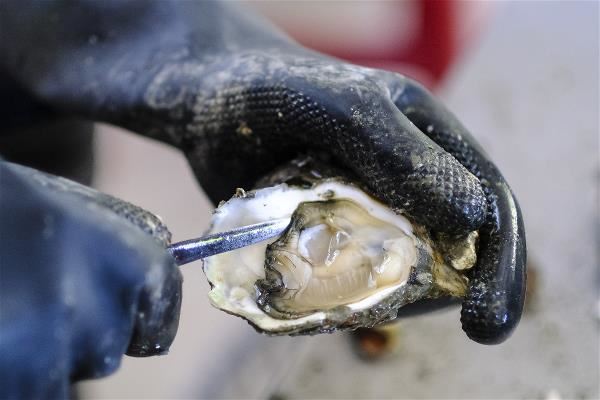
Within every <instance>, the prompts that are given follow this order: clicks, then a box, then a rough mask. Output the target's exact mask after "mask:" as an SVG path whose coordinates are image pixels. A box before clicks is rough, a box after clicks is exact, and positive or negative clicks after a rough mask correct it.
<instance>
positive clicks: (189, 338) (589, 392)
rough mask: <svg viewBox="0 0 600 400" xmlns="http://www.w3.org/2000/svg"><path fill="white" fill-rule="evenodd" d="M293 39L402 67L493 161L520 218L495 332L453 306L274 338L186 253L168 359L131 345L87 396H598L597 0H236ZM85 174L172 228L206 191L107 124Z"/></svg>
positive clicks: (180, 229)
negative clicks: (361, 346)
mask: <svg viewBox="0 0 600 400" xmlns="http://www.w3.org/2000/svg"><path fill="white" fill-rule="evenodd" d="M244 6H245V7H248V8H252V9H255V10H256V11H258V12H260V13H262V14H264V15H266V16H267V17H268V18H270V19H271V20H272V21H273V22H274V23H275V24H277V25H279V26H280V27H281V28H283V29H284V30H286V31H287V32H289V33H290V34H291V35H292V36H293V37H295V38H296V39H297V40H298V41H300V42H301V43H303V44H305V45H307V46H310V47H313V48H316V49H318V50H321V51H324V52H328V53H330V54H333V55H336V56H338V57H342V58H345V59H348V60H351V61H353V62H356V63H360V64H364V65H369V66H377V67H382V68H387V69H391V70H395V71H399V72H403V73H405V74H407V75H409V76H412V77H415V78H417V79H419V80H421V81H423V82H424V83H425V84H426V85H428V86H429V87H431V88H432V89H434V90H435V91H436V93H437V94H438V95H439V96H440V97H441V98H442V99H443V100H444V101H445V102H446V104H447V105H448V106H449V107H450V109H452V110H453V111H454V112H455V113H456V115H457V116H458V117H459V119H461V120H462V121H463V122H464V123H465V125H466V126H467V127H468V128H470V130H471V131H472V133H473V134H474V136H475V137H476V138H477V139H478V140H479V141H480V143H481V144H482V145H483V147H484V148H485V149H486V150H487V151H488V153H489V154H490V155H491V157H492V159H493V160H495V162H496V163H497V165H498V166H499V167H500V169H501V170H502V171H503V173H504V174H505V176H506V178H507V180H508V182H509V183H510V184H511V186H512V188H513V189H514V191H515V193H516V195H517V197H518V199H519V201H520V204H521V207H522V209H523V215H524V217H525V222H526V230H527V244H528V248H529V260H530V262H529V265H530V279H529V283H530V288H529V293H528V302H527V308H526V312H525V314H524V317H523V320H522V322H521V325H520V326H519V328H518V329H517V331H516V333H515V334H514V335H513V336H512V338H510V340H508V341H507V342H506V343H504V344H502V345H499V346H493V347H486V346H481V345H478V344H476V343H474V342H471V341H469V340H468V339H467V338H466V336H465V335H464V334H463V332H462V330H461V328H460V322H459V309H458V308H456V309H452V310H447V311H444V312H442V313H439V314H435V315H429V316H423V317H419V318H416V319H411V320H406V321H403V322H402V323H401V325H400V333H399V341H398V344H397V351H396V353H395V354H393V355H391V354H390V355H388V356H387V357H384V358H382V359H381V360H378V361H371V362H366V361H364V360H362V359H360V358H359V357H357V355H356V353H355V352H354V350H353V348H352V346H351V344H350V341H349V337H348V335H346V334H334V335H320V336H317V337H300V338H288V337H284V338H268V337H265V336H262V335H259V334H257V333H256V332H255V331H254V330H253V329H252V328H251V327H250V326H249V325H248V324H246V323H245V322H244V321H243V320H241V319H239V318H235V317H232V316H230V315H227V314H225V313H223V312H220V311H217V310H216V309H213V308H211V306H210V305H209V303H208V300H207V292H208V289H209V288H208V284H207V282H206V280H205V278H204V275H203V273H202V270H201V264H200V263H193V264H190V265H186V266H184V267H183V274H184V278H185V282H184V300H183V309H182V315H181V325H180V328H179V334H178V337H177V338H176V340H175V343H174V344H173V346H172V349H171V352H170V354H169V355H168V356H164V357H159V358H151V359H133V358H128V357H126V358H125V359H124V360H123V365H122V367H121V369H120V370H119V371H118V372H117V373H116V374H114V375H113V376H111V377H108V378H105V379H102V380H98V381H93V382H86V383H84V384H82V385H80V386H79V393H80V395H81V397H84V398H85V397H90V398H211V399H212V398H238V399H242V398H244V399H245V398H257V399H300V398H444V399H445V398H486V399H491V398H494V399H497V398H540V399H559V398H561V399H572V398H578V399H596V398H598V396H599V389H598V382H599V366H598V364H599V358H598V357H599V344H598V343H599V341H598V339H599V328H600V303H599V300H598V299H599V295H598V290H599V287H600V285H599V279H598V278H599V276H598V237H597V234H598V219H597V216H598V215H597V212H598V183H599V176H600V174H599V164H598V154H599V153H598V152H599V144H598V132H599V120H598V118H599V109H600V105H599V95H598V93H599V90H600V87H599V85H600V82H599V72H598V71H599V65H598V59H599V39H598V38H599V23H598V19H599V7H598V3H597V2H593V1H592V2H577V1H572V2H533V1H522V2H502V3H499V2H498V3H491V2H476V1H469V2H459V1H422V0H415V1H402V2H396V1H362V2H361V1H353V2H346V1H335V2H321V1H314V2H271V1H268V2H267V1H264V2H262V1H260V2H250V3H246V4H244ZM94 146H95V154H96V158H95V166H96V170H95V174H94V176H93V185H94V186H95V187H97V188H98V189H99V190H102V191H105V192H108V193H110V194H113V195H115V196H118V197H121V198H123V199H126V200H128V201H131V202H133V203H135V204H138V205H141V206H142V207H144V208H146V209H148V210H151V211H153V212H155V213H157V214H159V215H161V216H162V218H163V219H164V221H165V222H166V223H167V224H168V226H169V227H170V229H171V230H172V232H173V234H174V238H173V239H174V240H182V239H187V238H190V237H195V236H198V235H199V234H201V233H202V232H203V231H204V230H205V229H206V228H207V226H208V220H209V218H210V215H211V210H212V205H211V204H210V202H209V201H208V199H207V198H206V196H205V195H204V194H203V193H202V190H201V188H200V187H199V186H198V184H197V183H196V181H195V180H194V177H193V176H192V173H191V171H190V168H189V167H188V165H187V163H186V161H185V160H184V158H183V156H182V155H181V154H180V153H179V152H178V151H176V150H174V149H172V148H169V147H167V146H165V145H163V144H160V143H156V142H152V141H150V140H147V139H144V138H141V137H139V136H135V135H133V134H131V133H128V132H124V131H121V130H118V129H114V128H112V127H109V126H105V125H99V126H97V129H96V133H95V144H94Z"/></svg>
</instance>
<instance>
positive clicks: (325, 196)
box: [204, 179, 477, 334]
mask: <svg viewBox="0 0 600 400" xmlns="http://www.w3.org/2000/svg"><path fill="white" fill-rule="evenodd" d="M290 216H291V222H290V225H289V226H288V228H287V230H286V232H285V233H284V234H283V235H282V236H281V237H280V238H278V239H276V240H271V241H270V242H268V241H267V242H262V243H258V244H254V245H252V246H249V247H246V248H242V249H239V250H236V251H232V252H229V253H224V254H220V255H216V256H213V257H209V258H207V259H205V260H204V272H205V274H206V276H207V278H208V281H209V282H210V284H211V291H210V293H209V298H210V301H211V303H212V304H213V305H214V306H215V307H217V308H219V309H221V310H224V311H226V312H228V313H231V314H235V315H238V316H240V317H242V318H245V319H246V320H248V321H249V322H250V323H251V324H252V325H253V326H254V327H255V328H256V329H257V330H259V331H261V332H265V333H269V334H307V333H321V332H331V331H334V330H337V329H353V328H357V327H372V326H374V325H376V324H379V323H381V322H385V321H389V320H392V319H394V318H395V317H396V315H397V311H398V309H399V308H400V307H402V306H403V305H406V304H408V303H412V302H415V301H417V300H420V299H424V298H434V297H439V296H457V297H461V296H463V295H464V294H465V292H466V289H467V278H466V277H465V275H464V271H465V270H467V269H468V268H470V267H471V266H472V265H473V264H474V263H475V260H476V252H475V242H476V239H477V233H476V232H474V233H472V234H470V235H468V236H466V237H463V238H459V239H457V238H451V240H450V239H448V240H446V239H443V240H441V241H442V242H443V243H436V241H434V240H432V237H431V235H430V233H429V232H428V231H427V229H425V228H424V227H421V226H419V225H417V224H415V223H413V222H411V221H410V220H409V219H408V218H406V217H405V216H403V215H401V214H399V213H396V212H394V211H393V210H391V209H390V208H389V207H388V206H386V205H385V204H383V203H381V202H379V201H378V200H376V199H375V198H373V197H371V196H370V195H369V194H367V193H366V192H365V191H363V190H362V189H361V188H359V187H358V186H355V185H353V184H351V183H348V182H347V181H344V180H341V179H315V180H313V181H311V182H310V183H306V182H304V184H302V185H300V186H294V185H291V184H289V185H288V184H286V183H282V184H279V185H275V186H271V187H267V188H263V189H259V190H255V191H252V192H248V193H246V192H238V194H237V195H236V196H234V197H233V198H232V199H230V200H229V201H227V202H225V203H222V204H221V205H220V206H219V207H218V208H217V210H216V211H215V214H214V216H213V219H212V227H211V231H210V233H213V232H219V231H225V230H228V229H232V228H235V227H239V226H242V225H248V224H253V223H258V222H263V221H267V220H271V219H277V218H284V217H290Z"/></svg>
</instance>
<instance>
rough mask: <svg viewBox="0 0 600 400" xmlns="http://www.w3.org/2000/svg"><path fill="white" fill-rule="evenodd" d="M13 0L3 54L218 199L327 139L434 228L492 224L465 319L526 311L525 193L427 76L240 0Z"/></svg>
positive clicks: (381, 190)
mask: <svg viewBox="0 0 600 400" xmlns="http://www.w3.org/2000/svg"><path fill="white" fill-rule="evenodd" d="M3 3H4V5H1V4H0V6H4V7H5V8H6V10H7V12H5V13H3V14H4V15H9V16H10V18H6V17H5V18H4V19H2V20H0V34H2V36H3V37H6V38H7V40H4V41H3V42H1V43H0V50H1V52H2V54H3V56H4V57H3V58H2V59H1V60H0V63H2V65H3V66H4V68H5V69H7V70H8V71H10V72H11V73H12V75H13V76H14V77H15V78H16V79H18V80H19V81H20V82H21V84H23V85H24V86H26V87H27V88H28V89H29V90H30V92H31V93H33V94H35V95H36V96H37V98H38V99H41V100H43V101H46V102H47V103H49V104H52V105H54V106H55V107H56V108H58V109H60V110H63V111H67V112H70V113H78V114H80V115H84V116H87V117H88V118H90V119H95V120H104V121H108V122H111V123H114V124H116V125H119V126H122V127H126V128H128V129H131V130H133V131H136V132H140V133H143V134H146V135H148V136H151V137H154V138H158V139H160V140H163V141H166V142H169V143H171V144H174V145H175V146H177V147H179V148H180V149H181V150H182V151H183V152H184V153H185V154H186V156H187V157H188V159H189V160H190V163H191V165H192V167H193V169H194V171H195V172H196V174H197V176H198V179H199V181H200V182H201V184H202V186H203V188H204V189H205V190H206V191H207V193H208V194H209V195H210V196H211V198H212V199H213V200H214V201H218V200H220V199H223V198H226V197H229V195H230V193H231V192H232V190H233V189H234V188H235V187H240V186H243V187H251V186H252V185H253V182H254V181H255V180H256V179H257V178H258V177H260V176H261V175H262V174H263V173H265V172H267V171H269V170H270V169H272V168H273V167H275V166H276V165H278V164H280V163H282V162H284V161H287V160H289V159H291V158H293V157H295V156H296V155H297V154H298V153H304V152H306V151H310V150H318V151H324V152H327V153H329V154H331V155H332V156H333V158H334V161H335V162H336V163H337V164H339V165H341V166H344V167H346V168H348V169H349V170H351V171H352V172H353V173H354V174H355V175H356V176H357V177H358V178H359V179H361V180H362V181H363V182H364V183H366V184H367V185H368V186H369V187H370V188H371V190H372V191H373V192H374V193H375V194H376V195H378V196H379V197H381V198H382V199H383V200H384V201H387V202H388V203H390V204H391V205H392V206H394V207H397V208H399V209H402V210H403V211H404V212H405V213H407V214H409V215H410V216H411V217H412V218H414V219H415V220H416V221H418V222H421V223H424V224H425V225H427V226H429V227H430V228H431V229H433V230H435V231H439V232H446V233H449V234H465V233H466V232H468V231H471V230H474V229H477V228H480V235H481V236H480V237H481V239H480V251H479V260H478V264H477V265H476V267H475V268H474V270H473V272H472V276H471V281H470V290H469V294H468V296H467V298H466V299H465V301H464V302H463V310H462V322H463V329H464V330H465V331H466V333H467V335H468V336H469V337H471V338H472V339H474V340H476V341H478V342H481V343H498V342H501V341H502V340H504V339H505V338H506V337H507V336H508V335H509V334H510V333H511V332H512V330H513V329H514V327H515V326H516V324H517V323H518V321H519V319H520V316H521V311H522V307H523V301H524V289H525V237H524V230H523V223H522V217H521V214H520V211H519V207H518V205H517V203H516V200H515V198H514V196H513V195H512V193H511V191H510V189H509V187H508V185H507V184H506V182H505V181H504V178H503V177H502V175H501V174H500V172H499V171H498V170H497V168H496V167H495V166H494V165H493V164H492V163H491V161H490V160H489V159H488V157H487V156H486V155H485V153H484V152H483V151H482V150H481V149H480V148H479V146H478V145H477V144H476V143H475V141H474V140H473V138H472V137H471V135H469V133H468V132H467V131H466V130H465V128H464V127H463V126H462V125H461V124H460V123H459V122H458V121H457V120H456V118H455V117H454V116H453V115H451V113H449V112H448V111H447V110H446V109H445V108H444V107H443V106H441V105H440V104H439V103H438V102H437V101H436V100H435V99H434V98H433V97H432V96H431V95H430V94H429V93H428V92H427V91H426V90H425V89H424V88H422V87H421V86H420V85H418V84H417V83H415V82H413V81H411V80H409V79H406V78H404V77H402V76H400V75H397V74H392V73H388V72H383V71H377V70H372V69H367V68H361V67H357V66H353V65H349V64H346V63H343V62H341V61H338V60H334V59H331V58H328V57H326V56H324V55H321V54H318V53H315V52H311V51H309V50H307V49H304V48H302V47H300V46H298V45H297V44H296V43H293V42H292V41H290V40H289V39H288V38H286V37H285V36H283V35H281V34H280V33H278V32H276V31H275V30H273V29H272V28H270V27H269V25H268V24H267V23H265V22H264V21H259V20H258V19H256V18H255V17H253V16H252V15H251V14H249V13H248V12H247V11H240V9H238V8H236V7H235V6H234V5H231V4H229V3H217V2H206V1H203V2H180V1H166V0H165V1H159V2H152V3H150V4H148V3H142V2H126V3H124V2H120V1H103V2H98V3H93V2H90V1H82V2H78V3H77V4H76V5H73V4H71V3H35V4H34V5H33V6H32V5H31V4H29V5H28V6H27V7H25V6H24V5H23V4H22V3H16V2H15V3H11V2H8V5H6V3H7V2H6V1H5V2H3ZM32 15H34V16H35V18H32ZM1 16H2V13H0V17H1ZM32 20H35V21H36V23H35V24H32V23H31V21H32ZM64 27H68V29H64ZM73 60H79V62H73Z"/></svg>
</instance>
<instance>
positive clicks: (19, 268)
mask: <svg viewBox="0 0 600 400" xmlns="http://www.w3.org/2000/svg"><path fill="white" fill-rule="evenodd" d="M0 193H1V195H0V221H2V223H1V224H0V237H1V238H2V240H0V255H1V257H0V371H2V373H1V374H0V397H2V398H15V399H16V398H65V397H67V395H68V393H69V383H70V382H71V381H75V380H80V379H85V378H93V377H100V376H104V375H107V374H109V373H111V372H112V371H114V370H115V369H116V368H117V367H118V366H119V364H120V360H121V356H122V355H123V353H124V352H127V354H129V355H133V356H149V355H154V354H161V353H163V352H166V351H167V350H168V348H169V346H170V344H171V342H172V340H173V338H174V336H175V333H176V331H177V323H178V320H179V308H180V304H181V283H182V278H181V274H180V272H179V270H178V268H177V267H176V266H175V265H174V262H173V259H172V258H170V256H169V255H168V254H167V253H166V252H165V251H164V245H165V244H166V243H167V242H168V240H169V238H170V233H169V232H168V230H166V228H165V226H164V225H163V224H162V223H161V222H160V220H158V219H157V218H156V217H155V216H154V215H152V214H150V213H148V212H147V211H144V210H142V209H140V208H138V207H135V206H133V205H131V204H128V203H125V202H123V201H121V200H118V199H115V198H113V197H110V196H108V195H104V194H101V193H98V192H95V191H93V190H92V189H89V188H86V187H84V186H81V185H78V184H76V183H74V182H71V181H67V180H65V179H61V178H57V177H53V176H50V175H47V174H43V173H40V172H37V171H35V170H32V169H29V168H26V167H22V166H19V165H16V164H10V163H6V162H2V161H0Z"/></svg>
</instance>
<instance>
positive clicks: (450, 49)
mask: <svg viewBox="0 0 600 400" xmlns="http://www.w3.org/2000/svg"><path fill="white" fill-rule="evenodd" d="M405 6H406V5H405V4H402V2H396V8H397V9H398V12H403V11H404V10H403V7H405ZM414 6H415V7H417V8H418V12H417V13H416V15H418V16H419V18H420V21H419V23H418V24H416V29H417V32H415V33H414V35H413V39H412V41H411V42H410V44H409V45H408V46H406V45H404V44H399V45H398V46H397V48H394V49H389V50H386V51H385V52H381V53H380V54H377V55H374V54H373V52H372V50H370V49H366V50H365V51H364V52H361V51H360V50H356V49H354V50H352V51H344V50H343V49H342V50H340V49H337V48H323V47H321V46H318V45H317V46H318V47H320V48H319V50H321V51H323V52H326V53H328V54H331V55H333V56H336V57H339V58H343V59H345V60H349V61H351V62H354V63H356V64H361V65H367V66H370V67H381V68H385V69H389V70H394V71H397V72H402V73H405V74H407V75H411V76H412V77H413V78H417V79H418V80H420V81H424V82H423V83H425V84H426V85H427V86H429V87H435V86H437V85H438V84H439V83H440V81H441V80H442V78H443V77H444V73H445V72H446V71H447V69H448V67H449V66H450V65H451V63H452V61H454V59H455V58H456V55H457V36H458V33H457V29H456V24H457V19H456V16H457V8H458V2H456V1H453V0H419V1H416V2H414Z"/></svg>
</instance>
